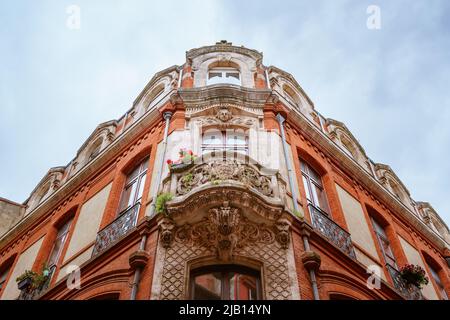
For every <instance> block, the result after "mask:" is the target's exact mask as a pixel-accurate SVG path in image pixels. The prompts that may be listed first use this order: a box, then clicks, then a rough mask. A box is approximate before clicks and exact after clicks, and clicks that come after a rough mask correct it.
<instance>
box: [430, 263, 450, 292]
mask: <svg viewBox="0 0 450 320" xmlns="http://www.w3.org/2000/svg"><path fill="white" fill-rule="evenodd" d="M427 265H428V269H430V273H431V277H432V278H433V280H434V282H435V283H436V286H437V287H438V289H439V293H440V295H441V298H442V300H449V298H448V294H447V291H446V290H445V286H444V284H443V283H442V279H441V277H440V276H439V272H438V271H437V270H436V269H435V268H433V266H431V265H430V264H429V263H427Z"/></svg>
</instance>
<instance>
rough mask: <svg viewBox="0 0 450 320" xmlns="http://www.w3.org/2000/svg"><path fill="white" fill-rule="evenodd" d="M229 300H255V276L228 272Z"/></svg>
mask: <svg viewBox="0 0 450 320" xmlns="http://www.w3.org/2000/svg"><path fill="white" fill-rule="evenodd" d="M229 276H230V277H229V279H230V285H229V288H230V300H256V299H257V281H258V280H257V279H256V278H255V277H252V276H249V275H244V274H239V273H230V274H229Z"/></svg>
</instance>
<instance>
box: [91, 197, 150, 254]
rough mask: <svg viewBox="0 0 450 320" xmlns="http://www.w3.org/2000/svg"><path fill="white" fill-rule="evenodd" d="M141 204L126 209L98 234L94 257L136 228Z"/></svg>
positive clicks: (93, 252)
mask: <svg viewBox="0 0 450 320" xmlns="http://www.w3.org/2000/svg"><path fill="white" fill-rule="evenodd" d="M140 206H141V204H140V203H136V204H135V205H134V206H132V207H130V208H129V209H127V210H125V211H124V212H122V213H121V214H120V215H119V216H118V217H117V218H116V220H114V221H113V222H111V223H110V224H109V225H107V226H106V227H105V228H103V229H102V230H101V231H100V232H99V233H98V234H97V239H96V240H95V245H94V250H93V251H92V257H95V256H97V255H98V254H100V253H102V252H103V251H105V250H106V249H108V248H110V247H111V246H113V245H114V244H115V243H116V242H118V241H119V240H120V239H122V238H123V237H125V236H126V235H127V234H128V233H129V232H130V231H131V230H133V229H134V227H135V226H136V223H137V218H138V213H139V208H140Z"/></svg>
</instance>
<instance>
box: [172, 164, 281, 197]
mask: <svg viewBox="0 0 450 320" xmlns="http://www.w3.org/2000/svg"><path fill="white" fill-rule="evenodd" d="M223 180H234V181H238V182H241V183H242V184H244V185H246V186H249V187H252V188H255V189H256V190H257V191H259V192H260V193H261V194H263V195H265V196H268V197H270V196H273V189H272V186H271V180H270V178H269V177H267V176H264V175H261V174H260V173H259V172H258V171H257V170H256V169H254V168H252V167H251V166H249V165H248V164H242V163H238V162H237V161H229V160H228V161H214V162H209V163H203V164H200V165H199V166H197V167H195V168H193V169H192V170H190V171H188V172H187V173H186V174H185V175H184V176H182V177H180V178H179V179H178V183H177V188H176V190H177V195H184V194H186V193H188V192H189V191H191V190H192V189H194V188H196V187H199V186H201V185H203V184H205V183H207V182H216V181H223Z"/></svg>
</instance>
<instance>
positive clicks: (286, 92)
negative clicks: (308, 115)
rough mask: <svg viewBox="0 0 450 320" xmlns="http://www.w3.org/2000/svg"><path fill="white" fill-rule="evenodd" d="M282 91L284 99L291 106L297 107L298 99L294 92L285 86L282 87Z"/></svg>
mask: <svg viewBox="0 0 450 320" xmlns="http://www.w3.org/2000/svg"><path fill="white" fill-rule="evenodd" d="M283 91H284V97H285V98H286V99H287V100H288V101H289V102H290V103H292V104H293V105H295V106H298V105H299V98H298V95H297V94H296V93H295V91H294V90H293V89H292V88H291V87H289V86H287V85H284V86H283Z"/></svg>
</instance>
